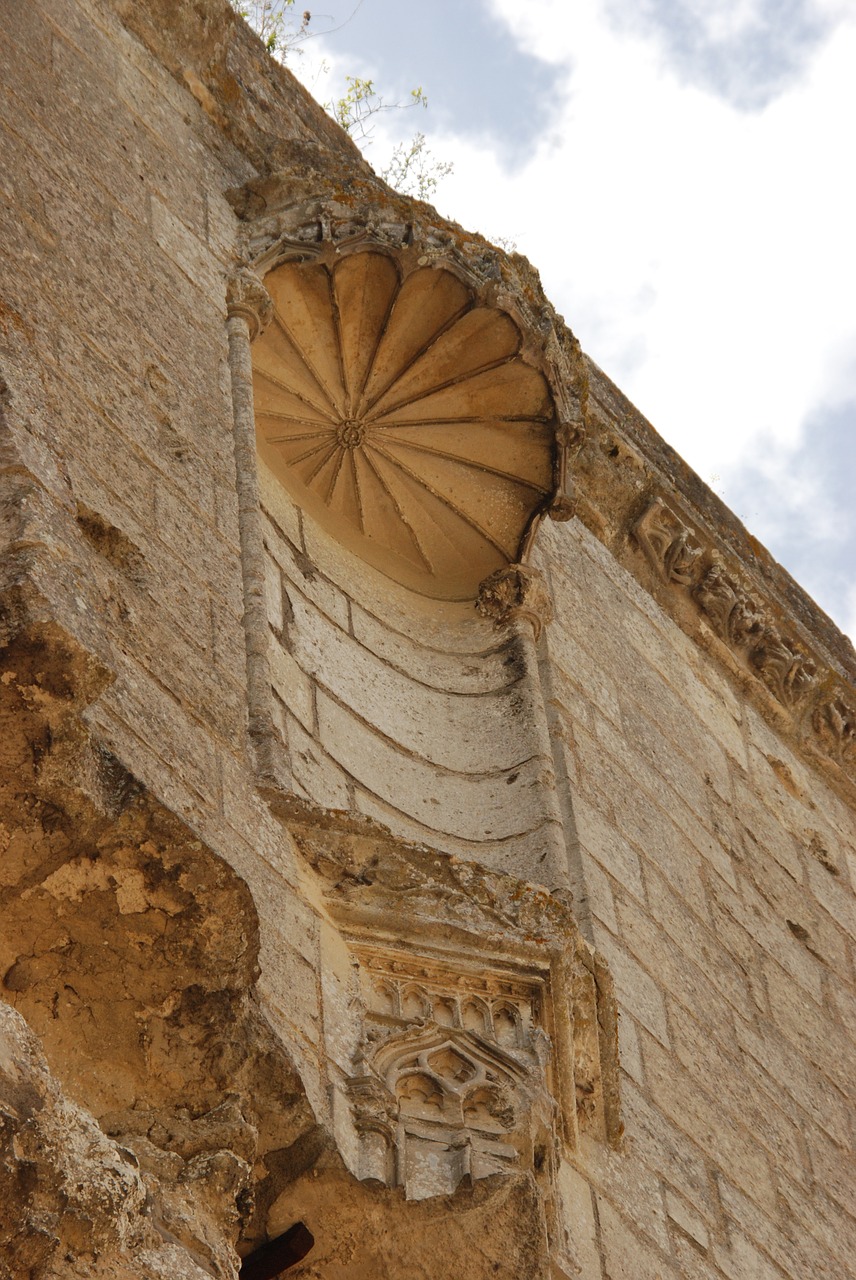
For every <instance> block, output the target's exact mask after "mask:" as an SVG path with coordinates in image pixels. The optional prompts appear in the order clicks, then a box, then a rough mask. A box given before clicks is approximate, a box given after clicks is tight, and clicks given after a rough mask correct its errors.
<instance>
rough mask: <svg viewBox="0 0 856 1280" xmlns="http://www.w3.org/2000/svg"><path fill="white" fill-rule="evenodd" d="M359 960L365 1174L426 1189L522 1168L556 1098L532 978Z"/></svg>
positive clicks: (356, 1080)
mask: <svg viewBox="0 0 856 1280" xmlns="http://www.w3.org/2000/svg"><path fill="white" fill-rule="evenodd" d="M362 961H363V970H364V980H363V991H364V996H365V999H366V1006H367V1008H366V1032H365V1037H364V1042H363V1048H362V1051H361V1054H360V1057H359V1061H358V1064H357V1071H356V1073H355V1074H354V1076H353V1077H352V1078H351V1080H350V1081H349V1084H348V1094H349V1097H350V1101H351V1108H352V1115H353V1121H354V1126H355V1129H356V1130H357V1133H358V1135H359V1138H360V1143H361V1152H360V1173H361V1176H362V1177H364V1178H376V1179H378V1180H380V1181H383V1182H385V1183H387V1184H389V1185H400V1186H403V1187H404V1188H405V1194H406V1196H407V1198H408V1199H422V1198H424V1197H426V1196H433V1195H449V1194H451V1193H452V1192H453V1191H454V1190H455V1188H456V1187H457V1186H458V1184H459V1183H460V1181H461V1180H462V1179H463V1178H465V1177H468V1178H470V1179H471V1180H473V1181H475V1180H476V1179H478V1178H484V1177H488V1176H490V1175H491V1174H495V1173H503V1172H509V1171H511V1170H513V1169H517V1168H520V1167H521V1166H522V1164H524V1163H525V1162H526V1161H527V1160H528V1159H529V1158H530V1157H531V1148H532V1144H533V1141H535V1140H536V1138H538V1137H542V1136H543V1134H544V1133H546V1132H547V1131H548V1130H549V1129H550V1127H551V1125H552V1112H553V1108H554V1104H553V1102H552V1100H551V1099H550V1096H549V1091H548V1088H547V1080H546V1074H545V1064H546V1059H547V1052H546V1037H545V1035H544V1031H543V1029H542V1027H541V1015H542V1009H543V992H542V991H541V990H540V989H539V986H538V984H537V983H532V982H527V981H524V980H515V979H513V978H509V977H508V976H503V977H500V976H499V975H490V974H483V975H480V976H476V975H469V974H467V975H463V974H457V975H455V974H452V973H450V972H448V971H445V972H444V971H442V970H441V969H439V968H438V967H437V966H436V965H433V966H432V965H425V964H423V965H421V966H420V965H418V964H417V965H410V966H405V965H403V964H402V962H401V961H390V960H389V959H388V958H386V957H378V956H377V955H373V954H371V953H368V954H363V956H362ZM396 967H397V968H398V969H399V971H400V972H399V973H396V972H395V969H396ZM379 970H380V971H381V973H382V976H379ZM401 970H404V971H403V972H401ZM542 1131H543V1132H542Z"/></svg>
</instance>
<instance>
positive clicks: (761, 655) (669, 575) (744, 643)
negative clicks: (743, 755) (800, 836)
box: [629, 496, 856, 780]
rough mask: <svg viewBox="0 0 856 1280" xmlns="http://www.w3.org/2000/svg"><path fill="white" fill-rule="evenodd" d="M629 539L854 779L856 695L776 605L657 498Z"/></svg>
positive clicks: (805, 737) (808, 740) (798, 727)
mask: <svg viewBox="0 0 856 1280" xmlns="http://www.w3.org/2000/svg"><path fill="white" fill-rule="evenodd" d="M629 536H630V538H631V539H632V541H633V542H635V544H636V545H637V546H638V547H639V549H640V550H641V551H642V552H643V554H644V555H645V557H646V559H647V561H648V563H649V564H650V566H651V567H652V569H653V570H654V572H655V574H656V575H657V577H658V578H659V579H660V581H661V582H663V583H665V584H667V585H668V586H669V587H671V588H673V589H675V590H677V591H679V592H681V593H683V595H684V596H685V597H686V598H687V599H688V600H690V601H691V602H692V604H693V605H694V606H695V608H696V610H697V611H698V612H699V614H700V615H701V616H702V617H703V618H704V620H705V622H706V624H707V625H708V626H709V627H710V628H711V629H712V630H713V632H714V633H715V634H716V636H717V637H718V638H719V640H720V641H721V642H722V643H723V644H724V645H725V646H726V647H727V648H728V650H729V651H730V653H731V654H733V655H734V656H735V658H736V659H737V660H738V662H739V663H740V664H741V665H742V667H743V668H744V670H745V671H746V672H747V673H751V675H752V676H754V677H755V678H756V679H758V680H760V681H761V682H762V683H763V684H764V686H765V687H766V689H767V690H768V691H769V692H770V693H771V694H772V696H773V697H774V698H775V699H776V701H777V703H778V704H779V706H780V707H781V708H782V710H783V712H784V713H785V715H786V716H787V717H788V719H789V721H790V723H791V725H792V727H793V729H794V731H795V732H796V733H797V735H798V736H799V737H800V738H801V740H802V741H803V743H804V744H806V745H808V746H810V747H813V748H814V749H815V750H816V751H818V752H820V753H821V754H823V755H825V756H827V757H830V758H832V759H833V760H834V761H835V762H836V764H838V765H840V766H841V767H842V768H843V769H844V770H845V772H846V773H847V774H849V776H850V777H851V778H852V779H855V780H856V698H854V696H853V693H852V691H851V690H849V689H847V688H846V687H845V685H844V684H843V682H842V681H841V680H840V677H839V676H838V674H837V673H836V672H835V671H834V670H833V669H832V668H830V667H829V666H828V665H827V664H826V663H824V661H823V659H822V658H821V657H820V656H819V655H818V654H817V653H813V652H812V651H811V649H810V647H809V646H808V645H807V644H806V643H805V642H804V641H803V640H802V638H800V639H797V638H796V637H795V635H794V629H791V628H788V627H787V625H782V624H780V623H778V622H777V621H775V620H774V617H773V613H774V610H773V608H772V607H771V605H770V604H769V602H765V601H764V600H763V599H762V598H761V597H760V595H759V593H758V592H757V591H756V590H755V589H753V588H751V587H749V586H748V585H747V584H746V581H745V578H744V575H743V574H742V573H741V571H740V569H739V568H737V567H736V566H731V565H727V564H726V563H725V561H724V559H723V557H722V555H721V553H720V552H719V550H718V549H717V548H716V547H715V546H714V545H713V544H712V542H709V541H707V540H706V539H705V538H704V536H703V535H702V534H700V533H697V532H696V531H695V529H694V528H692V527H690V525H689V524H688V523H687V522H685V520H684V519H683V518H682V516H681V515H680V514H679V513H678V511H677V510H676V508H675V506H674V504H673V503H670V502H668V501H667V500H666V499H665V498H664V497H662V496H659V497H655V498H654V499H653V501H651V502H650V503H649V504H648V506H647V507H646V508H645V510H644V512H643V513H642V515H641V516H640V517H639V518H638V519H637V520H636V522H635V523H634V524H633V525H632V527H631V529H630V534H629Z"/></svg>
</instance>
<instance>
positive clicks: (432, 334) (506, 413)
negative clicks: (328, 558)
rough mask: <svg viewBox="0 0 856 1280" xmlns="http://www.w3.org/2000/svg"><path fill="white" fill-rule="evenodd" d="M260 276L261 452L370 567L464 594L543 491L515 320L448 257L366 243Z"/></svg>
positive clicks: (532, 376)
mask: <svg viewBox="0 0 856 1280" xmlns="http://www.w3.org/2000/svg"><path fill="white" fill-rule="evenodd" d="M265 285H266V287H267V289H268V291H269V293H270V296H271V298H272V299H273V303H274V307H275V315H274V319H273V321H272V323H271V324H270V325H269V326H268V328H267V329H266V331H265V332H264V334H263V335H262V337H260V338H259V339H257V341H256V342H255V343H254V345H253V366H254V388H255V392H254V394H255V410H256V426H257V436H258V447H259V451H260V453H261V455H262V457H263V458H264V460H265V462H266V463H267V465H268V466H269V467H270V468H271V469H272V471H273V472H274V474H275V475H276V476H277V477H278V479H279V480H280V482H281V483H282V484H283V485H284V486H285V488H286V489H287V490H288V491H289V493H290V494H291V495H292V497H293V498H294V500H295V502H296V503H297V504H298V506H300V507H301V508H303V509H304V510H305V511H306V512H307V513H308V514H309V515H310V516H312V517H313V518H314V519H315V520H317V521H318V522H319V523H320V524H321V525H322V526H323V527H324V528H325V529H326V530H327V531H328V532H329V533H331V534H332V535H333V536H334V537H335V538H337V539H338V540H339V541H340V542H341V543H343V544H345V545H346V546H347V547H349V548H350V549H351V550H352V551H354V552H355V553H356V554H358V555H360V556H362V557H363V558H364V559H365V560H367V561H368V562H369V563H370V564H372V565H374V566H375V568H377V569H380V570H381V571H382V572H383V573H385V574H387V575H388V576H389V577H391V578H393V579H394V580H395V581H397V582H400V583H402V584H403V585H405V586H407V587H410V588H411V589H413V590H415V591H418V592H420V593H421V594H423V595H427V596H431V597H434V598H439V599H444V600H466V599H472V598H473V597H474V596H475V595H476V593H477V590H478V584H479V583H480V582H481V580H482V579H483V578H485V577H486V576H487V575H488V574H489V573H492V572H493V571H494V570H495V569H498V568H500V567H502V566H503V565H505V564H507V563H509V562H510V561H513V560H514V559H515V558H516V553H517V550H518V547H519V544H520V541H521V538H522V536H523V533H524V532H525V530H526V527H527V524H528V523H529V521H530V519H531V517H532V515H533V513H534V512H535V511H537V510H538V509H540V508H541V507H543V506H544V504H545V501H546V500H547V499H548V498H549V496H550V494H551V493H552V490H553V472H554V467H553V450H554V424H555V409H554V404H553V399H552V396H551V393H550V388H549V386H548V384H547V380H546V378H545V377H544V374H543V373H542V372H541V371H540V370H539V369H537V368H535V367H534V365H533V364H531V363H529V362H528V361H527V360H526V359H525V358H524V356H523V354H522V350H521V348H522V345H523V341H522V335H521V332H520V329H519V328H518V326H517V324H516V323H515V322H514V320H513V319H512V318H511V316H510V315H508V314H507V313H506V312H505V311H503V310H500V309H499V308H497V307H493V306H487V305H484V304H483V303H482V302H481V301H480V300H479V298H478V296H477V295H476V292H475V291H474V289H472V288H470V287H469V286H468V285H467V284H465V283H464V282H463V281H462V280H461V279H459V278H458V276H457V275H456V274H454V273H453V272H452V271H450V270H448V269H446V268H444V267H442V266H437V265H424V259H423V265H419V262H418V259H417V260H413V259H411V260H410V261H409V262H406V261H401V260H397V259H395V258H394V257H393V256H391V255H390V254H388V253H384V252H382V251H379V250H376V249H361V250H359V251H356V252H351V253H349V254H345V255H342V256H334V257H333V258H332V260H323V259H314V260H311V261H309V262H296V261H292V262H285V263H283V264H282V265H280V266H278V267H276V268H274V270H272V271H270V272H269V273H268V274H267V276H266V277H265Z"/></svg>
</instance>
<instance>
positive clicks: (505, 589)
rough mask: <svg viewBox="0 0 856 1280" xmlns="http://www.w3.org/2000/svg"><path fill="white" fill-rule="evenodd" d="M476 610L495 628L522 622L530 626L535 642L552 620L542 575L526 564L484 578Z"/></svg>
mask: <svg viewBox="0 0 856 1280" xmlns="http://www.w3.org/2000/svg"><path fill="white" fill-rule="evenodd" d="M476 608H477V609H478V611H479V613H480V614H481V616H482V617H483V618H488V619H489V620H490V621H492V622H494V623H495V624H496V626H498V627H504V626H507V625H508V624H509V623H512V622H516V621H517V620H518V619H525V620H526V621H527V622H529V623H531V624H532V628H533V630H534V632H535V639H536V640H537V639H538V637H539V636H540V635H541V632H542V631H543V629H544V627H545V626H546V625H547V623H549V622H550V621H551V620H552V617H553V602H552V600H551V599H550V593H549V591H548V590H547V584H546V583H545V581H544V575H543V574H542V573H540V572H539V570H538V569H533V568H531V567H530V566H529V565H526V564H510V565H508V566H507V567H506V568H505V569H498V570H497V571H496V573H492V574H491V575H490V577H488V578H485V580H484V582H482V583H481V585H480V586H479V594H478V599H477V601H476Z"/></svg>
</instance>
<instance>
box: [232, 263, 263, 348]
mask: <svg viewBox="0 0 856 1280" xmlns="http://www.w3.org/2000/svg"><path fill="white" fill-rule="evenodd" d="M226 314H227V315H228V316H229V317H230V318H231V317H232V316H241V317H242V319H244V320H246V322H247V328H248V329H249V333H250V342H254V341H255V339H256V338H258V337H259V336H260V335H261V334H262V333H264V331H265V329H266V328H267V326H268V325H269V324H270V322H271V320H272V319H273V302H272V301H271V297H270V294H269V293H268V291H267V289H266V288H265V286H264V285H263V284H262V282H261V280H260V279H259V277H258V276H257V275H256V273H255V272H254V271H251V270H250V269H249V268H248V267H242V268H241V269H240V270H238V271H235V272H234V273H233V274H232V275H231V276H230V277H229V282H228V284H227V286H226Z"/></svg>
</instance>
